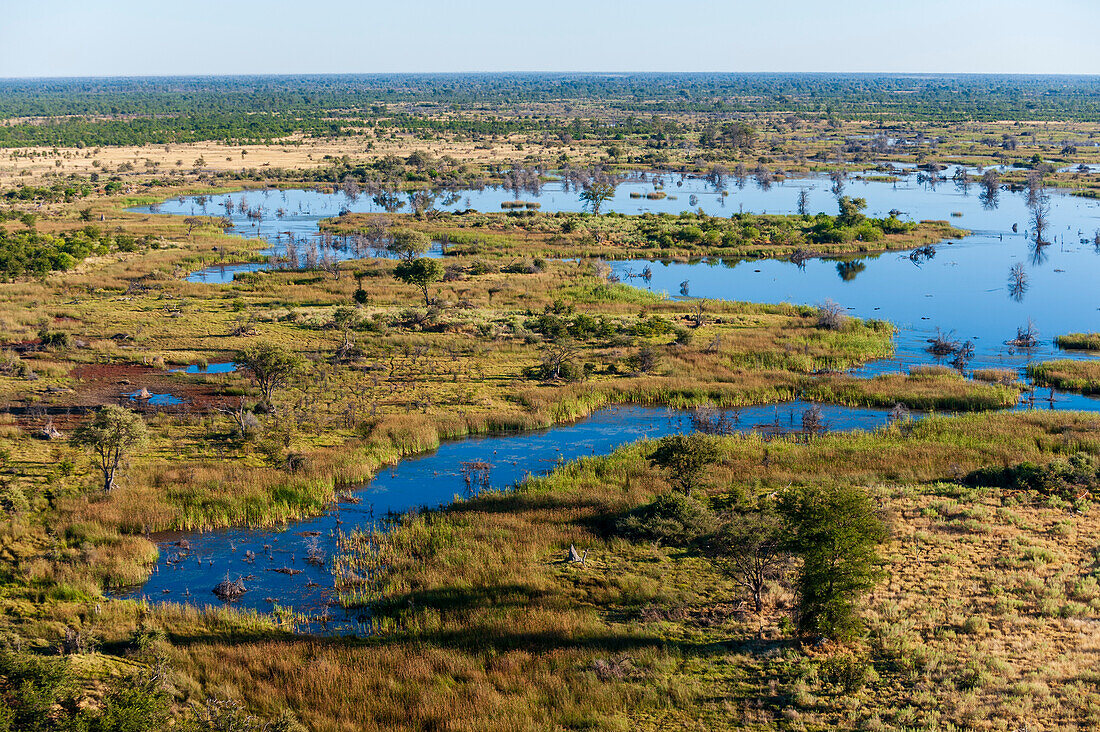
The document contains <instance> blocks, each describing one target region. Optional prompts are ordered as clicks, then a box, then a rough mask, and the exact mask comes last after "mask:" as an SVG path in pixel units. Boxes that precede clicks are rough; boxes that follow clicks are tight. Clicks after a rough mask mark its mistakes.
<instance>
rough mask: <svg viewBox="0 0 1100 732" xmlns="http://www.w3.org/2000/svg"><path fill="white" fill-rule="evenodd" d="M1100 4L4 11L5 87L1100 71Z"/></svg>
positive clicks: (242, 0) (53, 7)
mask: <svg viewBox="0 0 1100 732" xmlns="http://www.w3.org/2000/svg"><path fill="white" fill-rule="evenodd" d="M1098 32H1100V0H1042V2H1036V0H832V1H830V2H825V1H823V0H754V1H752V2H746V1H744V0H726V1H725V2H718V1H709V0H663V2H656V1H655V0H630V1H629V2H620V1H619V0H548V1H547V2H540V3H534V2H522V1H518V0H511V1H510V2H501V1H499V0H482V1H480V2H479V1H477V0H469V1H467V2H445V1H444V0H413V2H394V1H392V0H391V1H390V2H386V3H381V2H375V1H374V0H358V1H355V0H313V1H312V2H302V0H297V1H294V2H292V1H290V0H264V1H263V2H259V1H257V0H217V1H214V0H177V1H176V2H165V1H164V0H140V1H134V0H37V1H33V2H24V1H22V0H0V78H4V77H48V76H159V75H175V74H188V75H191V74H194V75H208V74H213V75H219V74H299V73H388V72H457V71H463V72H467V71H609V72H627V71H855V72H928V73H937V72H939V73H950V72H960V73H961V72H977V73H1036V74H1047V73H1064V74H1100V43H1097V33H1098Z"/></svg>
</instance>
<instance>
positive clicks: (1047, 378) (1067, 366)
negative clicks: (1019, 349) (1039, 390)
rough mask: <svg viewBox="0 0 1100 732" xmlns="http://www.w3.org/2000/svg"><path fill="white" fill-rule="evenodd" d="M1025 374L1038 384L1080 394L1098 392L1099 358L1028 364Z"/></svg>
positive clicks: (1099, 388)
mask: <svg viewBox="0 0 1100 732" xmlns="http://www.w3.org/2000/svg"><path fill="white" fill-rule="evenodd" d="M1027 374H1028V376H1030V377H1031V378H1032V379H1034V380H1035V383H1036V384H1038V385H1039V386H1053V387H1054V388H1055V389H1062V390H1064V391H1076V392H1079V393H1081V394H1100V360H1088V361H1074V360H1070V359H1061V360H1058V361H1044V362H1043V363H1036V364H1029V365H1028V367H1027Z"/></svg>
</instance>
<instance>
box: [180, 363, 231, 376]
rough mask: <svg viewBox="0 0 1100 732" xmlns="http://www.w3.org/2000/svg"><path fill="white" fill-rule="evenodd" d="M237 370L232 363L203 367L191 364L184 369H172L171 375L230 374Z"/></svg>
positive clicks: (209, 364) (212, 364) (211, 364)
mask: <svg viewBox="0 0 1100 732" xmlns="http://www.w3.org/2000/svg"><path fill="white" fill-rule="evenodd" d="M236 370H237V364H235V363H233V362H232V361H223V362H221V363H208V364H206V365H205V366H200V365H198V364H191V365H190V366H187V367H186V368H182V369H172V370H171V373H173V374H176V373H184V374H231V373H233V372H234V371H236Z"/></svg>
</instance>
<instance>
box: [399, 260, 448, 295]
mask: <svg viewBox="0 0 1100 732" xmlns="http://www.w3.org/2000/svg"><path fill="white" fill-rule="evenodd" d="M393 276H394V277H396V278H397V279H399V280H401V281H402V282H404V283H406V284H409V285H416V286H417V287H419V288H420V291H421V292H422V293H424V306H425V307H430V306H431V304H432V300H431V298H430V297H428V285H430V284H432V283H433V282H438V281H440V280H441V279H443V265H442V264H440V263H439V262H437V261H435V260H434V259H428V258H427V257H420V258H419V259H413V260H411V261H405V262H401V263H400V264H398V265H397V266H396V267H394V268H393Z"/></svg>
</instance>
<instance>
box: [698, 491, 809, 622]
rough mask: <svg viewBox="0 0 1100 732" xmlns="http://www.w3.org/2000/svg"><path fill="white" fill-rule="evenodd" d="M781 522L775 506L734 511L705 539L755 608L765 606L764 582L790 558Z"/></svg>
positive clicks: (712, 553) (777, 572)
mask: <svg viewBox="0 0 1100 732" xmlns="http://www.w3.org/2000/svg"><path fill="white" fill-rule="evenodd" d="M784 539H785V533H784V530H783V523H782V521H781V519H780V516H779V514H777V513H776V512H775V510H774V508H766V509H764V510H762V511H757V512H753V513H748V514H741V515H736V516H734V517H733V518H732V519H730V520H729V521H727V522H726V523H725V524H723V525H722V527H721V528H719V529H718V531H716V532H715V533H714V534H713V535H712V536H711V537H710V539H709V540H708V541H707V542H706V544H705V549H706V552H707V554H708V555H709V556H710V557H711V558H712V559H714V561H715V562H716V563H717V564H718V566H719V568H720V569H721V570H722V571H723V572H724V573H725V574H727V575H728V576H729V577H731V578H732V579H733V581H734V582H736V583H737V584H738V585H739V586H741V587H743V588H745V589H746V590H748V592H749V594H750V595H752V602H753V607H755V608H756V612H760V611H761V610H763V609H764V590H765V588H766V587H767V583H768V582H769V581H771V580H774V579H778V578H779V576H780V575H781V574H782V572H783V567H784V565H785V564H786V563H787V561H788V559H789V555H788V553H787V551H786V549H785V546H784Z"/></svg>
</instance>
